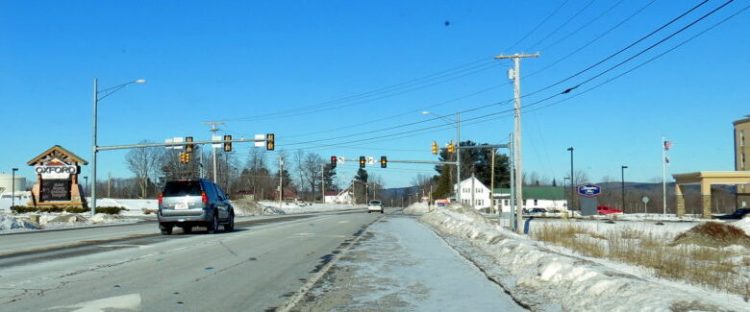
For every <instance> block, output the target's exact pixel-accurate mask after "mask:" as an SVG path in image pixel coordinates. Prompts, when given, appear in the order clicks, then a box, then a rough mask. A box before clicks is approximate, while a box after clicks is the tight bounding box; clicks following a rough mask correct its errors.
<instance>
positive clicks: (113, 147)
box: [96, 139, 266, 151]
mask: <svg viewBox="0 0 750 312" xmlns="http://www.w3.org/2000/svg"><path fill="white" fill-rule="evenodd" d="M265 141H266V140H262V139H232V140H220V141H211V140H205V141H194V142H169V143H144V144H126V145H110V146H97V147H96V150H97V151H111V150H121V149H131V148H148V147H168V146H186V145H190V144H194V145H201V144H222V143H245V142H265Z"/></svg>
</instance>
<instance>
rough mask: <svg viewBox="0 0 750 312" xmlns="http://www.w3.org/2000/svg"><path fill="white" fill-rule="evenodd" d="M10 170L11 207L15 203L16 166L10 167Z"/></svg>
mask: <svg viewBox="0 0 750 312" xmlns="http://www.w3.org/2000/svg"><path fill="white" fill-rule="evenodd" d="M10 171H11V178H10V179H11V182H10V207H13V206H15V205H16V171H18V168H12V169H11V170H10Z"/></svg>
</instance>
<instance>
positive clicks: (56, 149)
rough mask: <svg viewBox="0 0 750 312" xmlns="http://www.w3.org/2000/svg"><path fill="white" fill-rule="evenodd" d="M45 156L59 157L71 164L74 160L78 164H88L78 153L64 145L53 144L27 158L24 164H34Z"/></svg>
mask: <svg viewBox="0 0 750 312" xmlns="http://www.w3.org/2000/svg"><path fill="white" fill-rule="evenodd" d="M45 158H61V159H60V160H63V161H67V162H69V163H71V164H72V163H74V162H76V163H79V164H83V165H88V162H87V161H86V160H84V159H83V158H81V157H79V156H78V155H76V154H74V153H73V152H71V151H69V150H67V149H65V148H64V147H62V146H60V145H55V146H53V147H50V148H49V149H47V150H46V151H44V152H43V153H41V154H39V155H38V156H36V157H34V158H32V159H31V160H29V161H28V162H27V163H26V164H27V165H29V166H34V165H36V164H37V163H38V162H40V161H42V160H44V159H45Z"/></svg>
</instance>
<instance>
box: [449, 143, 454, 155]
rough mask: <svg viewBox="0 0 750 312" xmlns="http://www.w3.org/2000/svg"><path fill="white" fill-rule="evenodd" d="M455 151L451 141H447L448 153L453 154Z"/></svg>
mask: <svg viewBox="0 0 750 312" xmlns="http://www.w3.org/2000/svg"><path fill="white" fill-rule="evenodd" d="M455 151H456V146H455V145H453V142H450V143H448V153H451V154H453V152H455Z"/></svg>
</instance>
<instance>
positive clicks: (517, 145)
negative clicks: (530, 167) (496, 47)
mask: <svg viewBox="0 0 750 312" xmlns="http://www.w3.org/2000/svg"><path fill="white" fill-rule="evenodd" d="M530 57H534V58H536V57H539V53H534V54H521V53H516V54H513V55H502V54H501V55H498V56H496V57H495V59H497V60H501V59H513V64H514V68H512V69H511V70H510V71H508V78H509V79H512V80H513V97H514V98H515V105H514V107H513V111H514V120H515V123H514V131H513V137H514V139H513V159H514V161H513V163H514V164H515V168H514V169H515V171H516V172H515V176H516V179H515V181H514V182H515V187H514V188H515V190H514V192H515V193H516V222H517V226H516V231H517V232H518V233H523V227H522V226H521V223H522V222H523V216H522V213H523V202H524V200H523V190H522V187H523V186H522V185H523V183H521V182H522V181H523V174H522V173H523V170H522V167H521V59H522V58H530Z"/></svg>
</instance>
